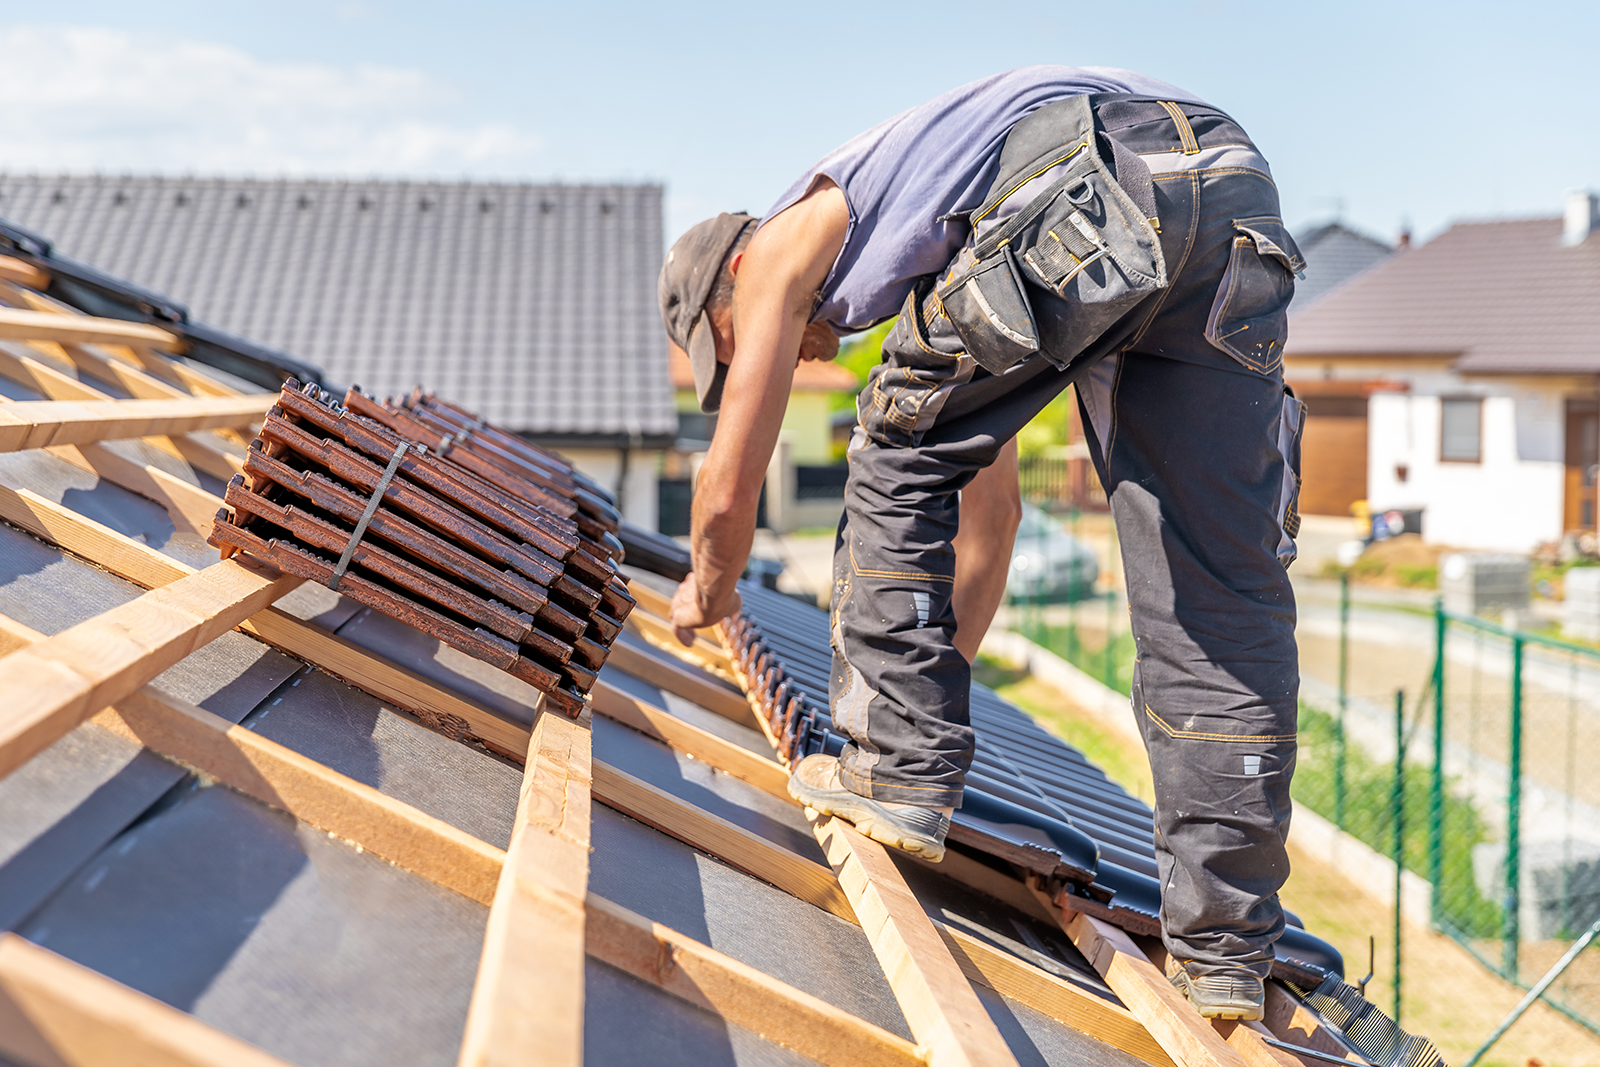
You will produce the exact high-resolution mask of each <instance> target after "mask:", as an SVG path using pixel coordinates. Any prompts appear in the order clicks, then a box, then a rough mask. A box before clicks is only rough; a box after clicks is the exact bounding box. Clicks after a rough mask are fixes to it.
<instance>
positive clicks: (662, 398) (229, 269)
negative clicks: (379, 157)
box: [0, 174, 677, 436]
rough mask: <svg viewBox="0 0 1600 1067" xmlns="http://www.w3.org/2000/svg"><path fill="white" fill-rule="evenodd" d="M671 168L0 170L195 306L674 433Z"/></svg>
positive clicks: (4, 186) (337, 351)
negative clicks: (454, 172) (668, 251)
mask: <svg viewBox="0 0 1600 1067" xmlns="http://www.w3.org/2000/svg"><path fill="white" fill-rule="evenodd" d="M661 195H662V190H661V187H660V186H658V185H604V186H600V185H587V186H586V185H527V184H523V185H510V184H505V185H491V184H476V183H464V182H463V183H440V182H396V181H372V182H354V181H289V180H282V179H280V180H276V181H256V180H245V179H232V178H150V177H115V176H109V175H96V176H87V177H84V176H51V175H22V174H0V217H4V218H6V219H9V220H11V221H13V222H16V223H17V224H19V225H22V226H25V227H27V228H29V229H31V230H35V231H37V232H39V233H41V234H44V235H45V236H47V237H49V238H50V239H51V240H52V241H53V242H55V246H56V248H57V249H58V250H59V252H60V253H61V254H63V255H67V256H71V257H73V258H75V259H79V260H83V261H85V262H88V263H92V264H94V265H95V266H96V267H98V268H100V269H101V270H104V271H106V272H108V273H110V274H114V275H118V276H121V277H125V278H127V279H129V280H130V281H133V282H135V283H137V284H139V285H143V286H146V287H148V288H151V289H155V290H157V291H159V292H163V293H166V294H169V295H170V296H172V297H173V298H174V299H176V300H178V301H181V302H182V303H184V304H187V305H188V307H189V309H190V312H191V313H192V314H193V316H194V317H195V318H196V319H199V320H201V321H204V322H210V323H213V324H215V325H217V326H220V327H222V328H223V329H226V330H229V331H232V332H234V333H238V334H241V335H243V336H245V337H249V338H252V339H255V340H257V341H260V342H263V343H265V344H269V345H272V346H275V347H277V348H281V349H283V350H285V351H287V352H291V353H294V354H295V355H297V356H300V357H302V358H304V359H307V360H310V361H312V362H314V363H318V364H320V365H321V366H322V367H323V368H324V369H325V371H326V372H327V374H328V377H329V379H330V380H332V381H335V382H340V383H346V384H348V383H352V382H354V383H359V384H360V385H361V386H362V387H363V388H365V389H367V390H368V391H371V392H375V393H377V394H379V395H387V394H398V393H403V392H406V391H408V390H410V388H411V387H412V386H413V385H417V384H424V385H426V386H428V387H429V388H431V389H434V390H436V391H437V392H439V393H440V394H441V395H444V396H448V397H450V398H451V399H452V400H455V401H456V402H458V403H460V404H462V405H463V406H465V407H467V408H470V409H472V410H475V411H477V412H479V413H480V414H481V415H483V416H484V417H486V418H488V419H490V420H492V421H494V422H497V423H500V424H502V425H504V426H506V427H508V428H511V429H517V430H524V431H528V432H532V433H537V434H603V435H617V434H640V435H647V436H648V435H663V434H671V433H673V432H674V431H675V430H676V427H677V417H676V414H675V412H674V408H673V394H672V388H671V384H670V382H669V380H668V375H667V358H666V341H665V336H664V335H663V333H662V330H661V325H660V321H659V316H658V312H657V309H656V273H657V271H659V270H660V267H661V256H662V248H663V244H662V209H661Z"/></svg>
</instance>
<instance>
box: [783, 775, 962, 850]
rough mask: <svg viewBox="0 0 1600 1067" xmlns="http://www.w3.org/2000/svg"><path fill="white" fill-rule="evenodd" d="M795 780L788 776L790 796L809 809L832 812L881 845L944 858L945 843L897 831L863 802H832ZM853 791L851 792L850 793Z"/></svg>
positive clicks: (826, 813) (824, 812) (822, 812)
mask: <svg viewBox="0 0 1600 1067" xmlns="http://www.w3.org/2000/svg"><path fill="white" fill-rule="evenodd" d="M797 784H798V783H797V782H796V781H795V779H793V778H791V779H789V795H790V796H791V797H793V798H794V799H796V800H798V801H799V802H800V803H802V804H804V805H805V806H806V807H808V808H810V809H811V810H812V811H815V812H818V813H819V814H822V815H831V816H833V817H834V818H837V819H843V820H844V821H845V822H847V823H850V824H851V825H852V826H854V827H855V828H856V830H857V832H859V833H861V834H863V835H865V836H866V837H869V838H871V839H872V840H874V841H876V842H877V843H878V844H880V845H887V846H888V847H889V848H897V849H899V850H900V851H901V852H905V853H907V854H909V855H912V856H917V857H919V858H921V859H925V860H927V861H928V862H929V863H938V862H939V861H940V860H942V859H944V846H943V845H937V846H930V845H929V843H928V842H927V841H926V840H925V839H923V838H909V837H906V836H905V834H903V833H902V832H900V830H899V829H897V828H896V827H895V825H894V824H893V823H890V822H888V821H887V820H879V819H878V818H877V817H876V814H875V813H874V812H873V810H872V809H871V808H870V807H868V806H866V805H864V804H852V803H850V802H849V801H848V800H841V801H837V802H836V801H833V800H831V799H828V798H825V797H823V796H821V795H818V794H816V793H813V792H812V791H811V790H810V789H809V788H807V787H806V786H805V785H803V784H798V789H797V788H796V786H797ZM853 795H854V794H852V796H853Z"/></svg>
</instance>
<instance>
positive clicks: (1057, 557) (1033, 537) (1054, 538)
mask: <svg viewBox="0 0 1600 1067" xmlns="http://www.w3.org/2000/svg"><path fill="white" fill-rule="evenodd" d="M1099 577H1100V561H1099V560H1098V559H1097V558H1096V557H1095V554H1094V549H1092V548H1090V547H1089V546H1088V545H1086V544H1084V543H1083V542H1082V541H1079V540H1078V539H1077V538H1075V537H1073V536H1072V535H1071V534H1070V533H1068V532H1067V530H1066V528H1065V527H1063V526H1062V525H1061V523H1059V522H1057V521H1056V520H1055V519H1053V518H1051V517H1050V516H1049V515H1047V514H1046V513H1045V512H1043V511H1041V510H1040V509H1039V508H1037V507H1034V506H1033V505H1032V504H1024V505H1022V522H1021V524H1020V525H1019V526H1018V527H1017V543H1016V547H1015V548H1013V549H1012V551H1011V573H1010V574H1008V575H1007V576H1006V593H1007V594H1008V595H1009V596H1012V597H1045V598H1047V599H1063V600H1082V599H1083V598H1085V597H1089V596H1093V595H1094V583H1095V579H1097V578H1099Z"/></svg>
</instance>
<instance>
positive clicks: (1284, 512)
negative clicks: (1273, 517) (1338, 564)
mask: <svg viewBox="0 0 1600 1067" xmlns="http://www.w3.org/2000/svg"><path fill="white" fill-rule="evenodd" d="M1305 427H1306V406H1305V405H1304V404H1302V403H1301V402H1300V400H1299V399H1298V398H1297V397H1296V396H1295V395H1294V390H1293V389H1290V388H1289V387H1288V386H1284V388H1283V414H1282V416H1281V417H1280V418H1279V419H1278V451H1279V452H1280V453H1282V455H1283V484H1282V486H1281V487H1280V488H1279V491H1278V493H1279V496H1278V562H1279V563H1281V564H1283V565H1284V567H1285V568H1287V567H1288V566H1289V564H1291V563H1293V562H1294V561H1295V557H1296V555H1298V554H1299V550H1298V549H1297V548H1296V547H1295V543H1294V539H1295V538H1296V537H1298V536H1300V439H1301V436H1302V435H1303V434H1304V433H1305Z"/></svg>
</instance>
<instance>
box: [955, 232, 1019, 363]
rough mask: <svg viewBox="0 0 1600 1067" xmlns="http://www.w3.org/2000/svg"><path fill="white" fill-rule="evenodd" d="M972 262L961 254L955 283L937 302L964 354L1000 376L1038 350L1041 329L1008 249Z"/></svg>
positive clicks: (966, 255) (1013, 257) (963, 253)
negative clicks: (983, 260)
mask: <svg viewBox="0 0 1600 1067" xmlns="http://www.w3.org/2000/svg"><path fill="white" fill-rule="evenodd" d="M971 257H972V253H971V252H970V251H969V250H963V252H962V255H961V257H960V259H958V261H957V270H958V271H959V272H960V273H961V274H962V277H961V279H960V281H959V284H956V285H954V286H951V287H948V288H943V289H941V290H940V295H939V301H940V303H941V304H942V305H943V307H944V313H945V315H946V316H947V317H948V318H949V320H950V325H951V327H952V328H953V329H954V330H955V332H956V336H958V337H960V338H961V343H962V344H963V345H965V346H966V349H967V354H968V355H970V356H971V357H972V358H973V359H974V360H975V361H976V362H977V364H978V366H980V367H982V368H983V369H984V370H986V371H988V372H989V373H991V374H1001V373H1003V372H1005V371H1006V370H1007V369H1008V368H1010V367H1013V366H1015V365H1016V364H1018V363H1020V362H1021V361H1022V360H1024V359H1027V358H1028V357H1029V356H1031V355H1033V354H1034V353H1035V352H1037V351H1039V328H1038V327H1037V326H1036V325H1034V321H1033V307H1032V305H1030V304H1029V303H1028V294H1027V291H1026V290H1024V289H1023V287H1022V274H1021V272H1020V271H1019V270H1018V269H1017V260H1016V256H1015V255H1013V253H1012V251H1011V249H1010V248H1002V249H1000V251H999V252H997V253H996V254H994V255H993V256H991V257H990V258H989V259H988V260H987V261H986V262H982V263H976V265H975V266H973V265H971V264H972V263H973V261H972V259H971ZM963 264H968V266H967V268H966V269H964V270H963V269H962V265H963Z"/></svg>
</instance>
